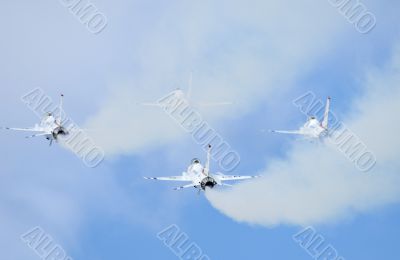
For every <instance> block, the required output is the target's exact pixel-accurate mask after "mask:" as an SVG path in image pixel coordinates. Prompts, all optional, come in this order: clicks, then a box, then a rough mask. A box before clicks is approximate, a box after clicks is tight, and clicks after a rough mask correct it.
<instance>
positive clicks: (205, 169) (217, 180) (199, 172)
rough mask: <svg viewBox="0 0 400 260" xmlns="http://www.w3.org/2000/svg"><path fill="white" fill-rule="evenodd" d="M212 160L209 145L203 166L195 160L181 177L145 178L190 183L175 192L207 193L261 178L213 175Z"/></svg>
mask: <svg viewBox="0 0 400 260" xmlns="http://www.w3.org/2000/svg"><path fill="white" fill-rule="evenodd" d="M210 160H211V145H208V151H207V161H206V164H205V166H203V165H202V164H201V162H200V160H199V159H197V158H194V159H193V160H192V162H191V164H190V165H189V167H188V169H187V171H186V172H183V173H182V175H181V176H169V177H144V178H145V179H147V180H160V181H181V182H190V184H187V185H183V186H179V187H177V188H174V190H181V189H185V188H191V187H193V188H195V189H198V190H199V192H200V191H202V190H203V191H205V190H206V188H210V189H212V188H214V187H215V186H217V185H220V186H232V185H229V184H226V183H223V182H224V181H236V180H245V179H252V178H257V177H259V176H239V175H224V174H222V173H220V172H218V173H215V174H212V173H211V172H210Z"/></svg>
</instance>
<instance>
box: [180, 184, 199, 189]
mask: <svg viewBox="0 0 400 260" xmlns="http://www.w3.org/2000/svg"><path fill="white" fill-rule="evenodd" d="M186 188H198V186H196V185H194V184H193V183H191V184H188V185H184V186H180V187H176V188H174V190H181V189H186Z"/></svg>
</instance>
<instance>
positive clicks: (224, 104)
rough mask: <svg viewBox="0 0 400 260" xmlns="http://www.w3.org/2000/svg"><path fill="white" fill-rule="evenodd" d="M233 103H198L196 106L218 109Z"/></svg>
mask: <svg viewBox="0 0 400 260" xmlns="http://www.w3.org/2000/svg"><path fill="white" fill-rule="evenodd" d="M232 104H233V103H232V102H197V103H196V105H198V106H203V107H216V106H227V105H232Z"/></svg>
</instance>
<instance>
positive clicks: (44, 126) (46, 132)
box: [3, 94, 69, 145]
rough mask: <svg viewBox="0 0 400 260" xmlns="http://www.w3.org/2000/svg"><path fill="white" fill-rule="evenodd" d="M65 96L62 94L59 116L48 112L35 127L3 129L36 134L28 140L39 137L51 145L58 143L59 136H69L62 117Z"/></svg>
mask: <svg viewBox="0 0 400 260" xmlns="http://www.w3.org/2000/svg"><path fill="white" fill-rule="evenodd" d="M63 98H64V95H63V94H61V97H60V104H59V107H58V110H59V111H58V112H59V114H58V115H54V114H53V113H52V112H47V113H46V115H45V116H44V117H43V118H42V120H41V121H40V123H39V124H36V125H35V126H34V127H28V128H16V127H3V129H6V130H16V131H27V132H34V133H35V134H33V135H29V136H26V138H32V137H37V136H44V137H45V138H46V139H47V140H49V141H50V145H51V144H52V143H53V141H58V137H59V136H66V135H68V134H69V132H68V130H67V129H66V128H65V127H64V126H63V125H62V120H61V115H62V104H63Z"/></svg>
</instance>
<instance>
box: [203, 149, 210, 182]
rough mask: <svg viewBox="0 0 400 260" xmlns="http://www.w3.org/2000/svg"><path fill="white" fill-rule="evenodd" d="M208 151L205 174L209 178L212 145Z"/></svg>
mask: <svg viewBox="0 0 400 260" xmlns="http://www.w3.org/2000/svg"><path fill="white" fill-rule="evenodd" d="M207 148H208V150H207V161H206V165H205V167H204V171H205V172H204V173H205V174H206V175H207V176H209V174H210V160H211V145H210V144H209V145H208V147H207Z"/></svg>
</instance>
